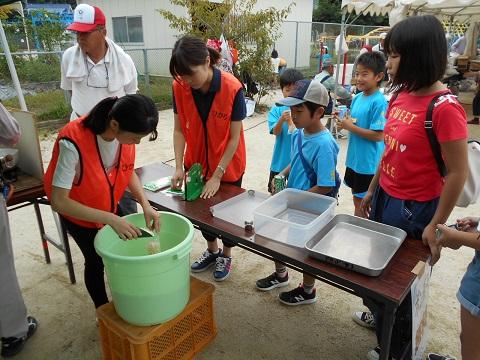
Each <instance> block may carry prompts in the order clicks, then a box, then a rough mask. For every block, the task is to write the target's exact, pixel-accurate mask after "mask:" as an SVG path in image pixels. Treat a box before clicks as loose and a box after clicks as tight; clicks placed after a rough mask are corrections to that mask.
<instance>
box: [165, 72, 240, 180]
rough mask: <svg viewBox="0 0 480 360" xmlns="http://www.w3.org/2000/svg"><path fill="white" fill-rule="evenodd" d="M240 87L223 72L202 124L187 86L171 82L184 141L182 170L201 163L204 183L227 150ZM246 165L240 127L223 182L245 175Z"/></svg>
mask: <svg viewBox="0 0 480 360" xmlns="http://www.w3.org/2000/svg"><path fill="white" fill-rule="evenodd" d="M241 88H242V85H241V84H240V82H239V81H238V80H237V79H236V78H235V77H234V76H233V75H231V74H229V73H226V72H223V71H222V72H221V81H220V90H219V91H217V92H216V93H215V97H214V99H213V103H212V107H211V109H210V113H209V114H208V119H207V122H206V124H205V125H204V124H203V122H202V119H201V117H200V114H199V113H198V110H197V107H196V105H195V100H194V98H193V95H192V89H191V88H190V86H188V85H187V84H186V83H183V82H179V81H176V80H174V82H173V91H174V94H175V105H176V107H177V113H178V118H179V120H180V124H181V126H182V132H183V136H184V137H185V142H186V149H185V154H184V160H183V161H184V164H185V167H186V168H187V169H189V168H190V167H191V166H192V165H193V164H195V163H200V164H201V165H202V167H203V174H204V176H205V177H206V178H207V180H208V179H210V178H211V177H212V175H213V173H214V172H215V169H216V168H217V165H218V164H219V163H220V160H221V158H222V156H223V154H224V152H225V148H226V147H227V143H228V140H229V138H230V122H231V118H232V108H233V103H234V100H235V96H236V95H237V93H238V91H239V90H240V89H241ZM245 165H246V151H245V139H244V135H243V128H242V130H241V133H240V139H239V142H238V147H237V150H236V151H235V154H234V155H233V158H232V160H231V161H230V163H229V164H228V166H227V168H226V169H225V174H224V175H223V177H222V181H225V182H235V181H237V180H239V179H240V178H241V177H242V175H243V173H244V172H245Z"/></svg>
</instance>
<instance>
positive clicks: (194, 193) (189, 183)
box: [185, 163, 205, 201]
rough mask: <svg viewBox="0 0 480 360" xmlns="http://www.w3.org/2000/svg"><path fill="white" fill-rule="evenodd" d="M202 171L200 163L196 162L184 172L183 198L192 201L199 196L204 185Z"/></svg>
mask: <svg viewBox="0 0 480 360" xmlns="http://www.w3.org/2000/svg"><path fill="white" fill-rule="evenodd" d="M202 171H203V169H202V165H200V164H198V163H196V164H193V165H192V166H191V167H190V169H188V172H187V173H186V174H185V200H187V201H193V200H197V199H198V198H199V197H200V194H201V193H202V190H203V186H204V185H205V183H204V181H203V175H202Z"/></svg>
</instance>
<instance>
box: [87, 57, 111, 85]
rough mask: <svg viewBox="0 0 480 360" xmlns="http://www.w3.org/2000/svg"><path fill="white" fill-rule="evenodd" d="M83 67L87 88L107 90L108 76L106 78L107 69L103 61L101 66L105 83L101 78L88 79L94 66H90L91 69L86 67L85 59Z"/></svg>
mask: <svg viewBox="0 0 480 360" xmlns="http://www.w3.org/2000/svg"><path fill="white" fill-rule="evenodd" d="M85 66H86V67H87V86H88V87H91V88H96V89H106V88H108V84H109V76H108V67H107V64H106V63H105V59H103V66H105V73H106V76H105V81H103V79H102V78H101V77H92V78H91V79H90V74H91V73H92V70H93V68H94V67H95V65H92V67H90V68H89V67H88V62H87V60H86V59H85Z"/></svg>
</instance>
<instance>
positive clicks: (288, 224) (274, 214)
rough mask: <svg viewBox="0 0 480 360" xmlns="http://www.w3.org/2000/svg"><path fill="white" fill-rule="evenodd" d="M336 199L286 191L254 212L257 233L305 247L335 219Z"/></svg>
mask: <svg viewBox="0 0 480 360" xmlns="http://www.w3.org/2000/svg"><path fill="white" fill-rule="evenodd" d="M336 205H337V200H336V199H334V198H331V197H328V196H323V195H319V194H315V193H311V192H307V191H302V190H297V189H285V190H282V191H280V192H279V193H278V194H275V195H274V196H272V197H271V198H269V199H267V200H265V201H264V202H263V203H262V204H260V205H259V206H258V207H257V208H256V209H255V211H254V214H253V219H254V220H253V222H254V226H255V233H256V234H259V235H262V236H265V237H268V238H270V239H272V240H275V241H279V242H282V243H286V244H289V245H293V246H297V247H302V248H303V247H304V246H305V243H306V242H307V241H308V240H310V239H311V238H312V237H313V236H314V235H315V234H316V233H318V232H319V231H320V230H321V229H322V228H323V227H324V226H325V225H326V224H327V223H328V222H329V221H330V220H331V219H332V218H333V216H334V212H335V206H336Z"/></svg>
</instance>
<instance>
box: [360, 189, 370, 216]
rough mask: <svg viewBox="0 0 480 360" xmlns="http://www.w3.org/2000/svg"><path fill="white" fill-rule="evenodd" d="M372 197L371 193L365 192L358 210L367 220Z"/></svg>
mask: <svg viewBox="0 0 480 360" xmlns="http://www.w3.org/2000/svg"><path fill="white" fill-rule="evenodd" d="M372 197H373V193H372V192H371V191H367V193H366V194H365V196H364V197H363V199H362V203H361V204H360V209H361V210H362V212H363V214H364V215H365V217H366V218H367V219H368V218H369V217H370V211H371V210H372Z"/></svg>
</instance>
